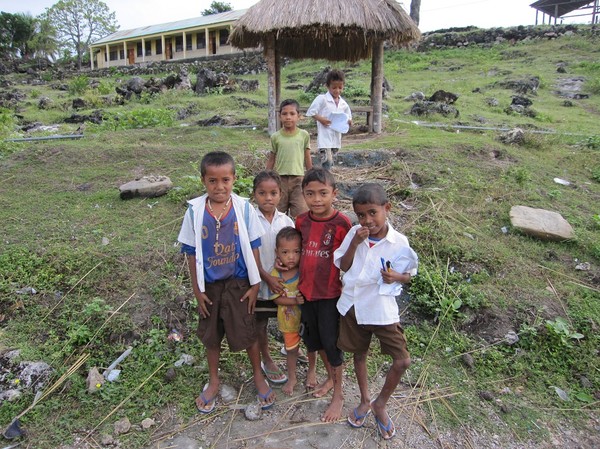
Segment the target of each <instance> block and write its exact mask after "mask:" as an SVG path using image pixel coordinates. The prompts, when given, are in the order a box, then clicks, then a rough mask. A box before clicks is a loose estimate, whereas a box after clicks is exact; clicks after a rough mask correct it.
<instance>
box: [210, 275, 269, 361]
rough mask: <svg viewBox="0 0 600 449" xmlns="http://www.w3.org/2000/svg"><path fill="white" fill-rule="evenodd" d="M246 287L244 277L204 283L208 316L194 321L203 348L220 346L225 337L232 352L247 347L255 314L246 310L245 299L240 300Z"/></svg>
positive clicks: (254, 331) (253, 333) (253, 331)
mask: <svg viewBox="0 0 600 449" xmlns="http://www.w3.org/2000/svg"><path fill="white" fill-rule="evenodd" d="M249 288H250V283H249V282H248V280H247V279H228V280H225V281H217V282H213V283H210V284H208V283H207V284H206V291H205V293H206V296H208V298H209V299H210V300H211V302H212V305H207V308H208V313H210V316H209V317H207V318H202V316H200V320H199V322H198V337H200V340H201V341H202V343H203V344H204V346H206V347H207V348H210V349H214V348H220V347H221V341H222V340H223V337H224V336H226V337H227V343H228V344H229V349H230V350H231V351H233V352H237V351H242V350H244V349H248V348H249V347H250V346H252V344H253V343H254V342H255V341H256V340H257V338H258V333H257V326H256V316H255V315H251V314H249V313H248V300H246V301H243V302H242V301H240V298H241V297H242V296H244V293H246V292H247V291H248V289H249Z"/></svg>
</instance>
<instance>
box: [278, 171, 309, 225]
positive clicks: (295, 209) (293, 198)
mask: <svg viewBox="0 0 600 449" xmlns="http://www.w3.org/2000/svg"><path fill="white" fill-rule="evenodd" d="M302 178H303V176H292V175H281V199H280V200H279V204H278V205H277V209H279V211H280V212H283V213H284V214H285V213H287V212H288V210H289V212H290V217H292V219H294V218H296V217H297V216H298V215H300V214H301V213H303V212H306V211H307V210H308V206H307V205H306V201H304V195H302Z"/></svg>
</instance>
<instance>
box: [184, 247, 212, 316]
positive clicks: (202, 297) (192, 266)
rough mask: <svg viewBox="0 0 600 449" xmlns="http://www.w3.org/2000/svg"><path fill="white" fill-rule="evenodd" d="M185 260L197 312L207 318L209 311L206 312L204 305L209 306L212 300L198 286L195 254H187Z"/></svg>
mask: <svg viewBox="0 0 600 449" xmlns="http://www.w3.org/2000/svg"><path fill="white" fill-rule="evenodd" d="M187 262H188V269H189V270H190V278H191V281H192V290H193V292H194V296H195V297H196V300H198V313H199V314H200V316H201V317H202V318H208V317H209V316H210V313H209V312H208V308H207V307H206V305H207V304H208V305H209V306H211V305H212V302H211V300H210V299H208V296H206V293H204V292H201V291H200V288H199V287H198V278H197V273H196V256H195V255H193V254H188V255H187Z"/></svg>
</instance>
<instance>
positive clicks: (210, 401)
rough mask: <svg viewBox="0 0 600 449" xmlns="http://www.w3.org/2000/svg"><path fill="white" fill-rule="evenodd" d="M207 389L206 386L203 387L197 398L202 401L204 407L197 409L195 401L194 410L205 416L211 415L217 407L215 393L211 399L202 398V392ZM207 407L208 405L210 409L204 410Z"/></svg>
mask: <svg viewBox="0 0 600 449" xmlns="http://www.w3.org/2000/svg"><path fill="white" fill-rule="evenodd" d="M207 388H208V384H206V385H204V390H202V393H200V396H199V398H198V399H200V400H201V401H202V403H203V404H204V407H199V406H198V399H196V408H197V409H198V411H199V412H200V413H203V414H205V415H208V414H209V413H212V412H213V411H214V410H215V407H216V406H217V396H218V393H217V394H215V395H214V396H213V397H212V398H210V399H207V398H206V396H204V392H205V391H206V389H207ZM209 405H210V407H209V408H206V407H207V406H209Z"/></svg>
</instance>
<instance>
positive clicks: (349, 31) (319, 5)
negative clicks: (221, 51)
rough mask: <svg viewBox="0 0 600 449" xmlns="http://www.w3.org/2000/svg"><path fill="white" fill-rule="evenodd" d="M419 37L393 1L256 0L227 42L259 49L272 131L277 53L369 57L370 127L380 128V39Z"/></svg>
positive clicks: (394, 40) (339, 58)
mask: <svg viewBox="0 0 600 449" xmlns="http://www.w3.org/2000/svg"><path fill="white" fill-rule="evenodd" d="M420 35H421V34H420V32H419V29H418V28H417V26H416V25H415V23H414V22H413V21H412V19H411V18H410V17H409V16H408V14H407V13H406V12H405V11H404V10H403V9H402V7H401V6H400V5H399V4H398V3H397V2H396V1H394V0H261V1H260V2H258V3H257V4H255V5H254V6H252V7H250V8H249V9H248V11H247V12H246V13H245V14H244V15H243V16H242V17H241V18H240V19H239V20H238V22H237V23H236V26H235V28H234V30H233V33H232V34H231V37H230V42H231V43H232V45H234V46H236V47H238V48H256V47H259V46H262V47H263V48H264V51H265V57H266V58H267V63H268V64H269V109H270V110H269V131H271V132H273V131H275V127H276V114H275V112H274V111H272V110H271V109H272V107H273V106H275V107H276V105H277V104H279V91H280V81H279V75H280V68H279V58H280V57H281V56H287V57H292V58H314V59H320V58H323V59H328V60H332V61H357V60H359V59H365V58H369V57H371V56H373V73H372V92H371V103H372V105H373V116H374V117H373V119H374V120H373V121H374V127H375V131H376V132H380V131H381V83H382V81H383V42H384V41H389V42H391V43H393V44H405V43H408V42H411V41H414V40H417V39H418V38H419V37H420ZM376 78H377V79H376ZM377 91H379V93H378V92H377ZM377 97H378V98H377ZM378 114H379V116H378Z"/></svg>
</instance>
